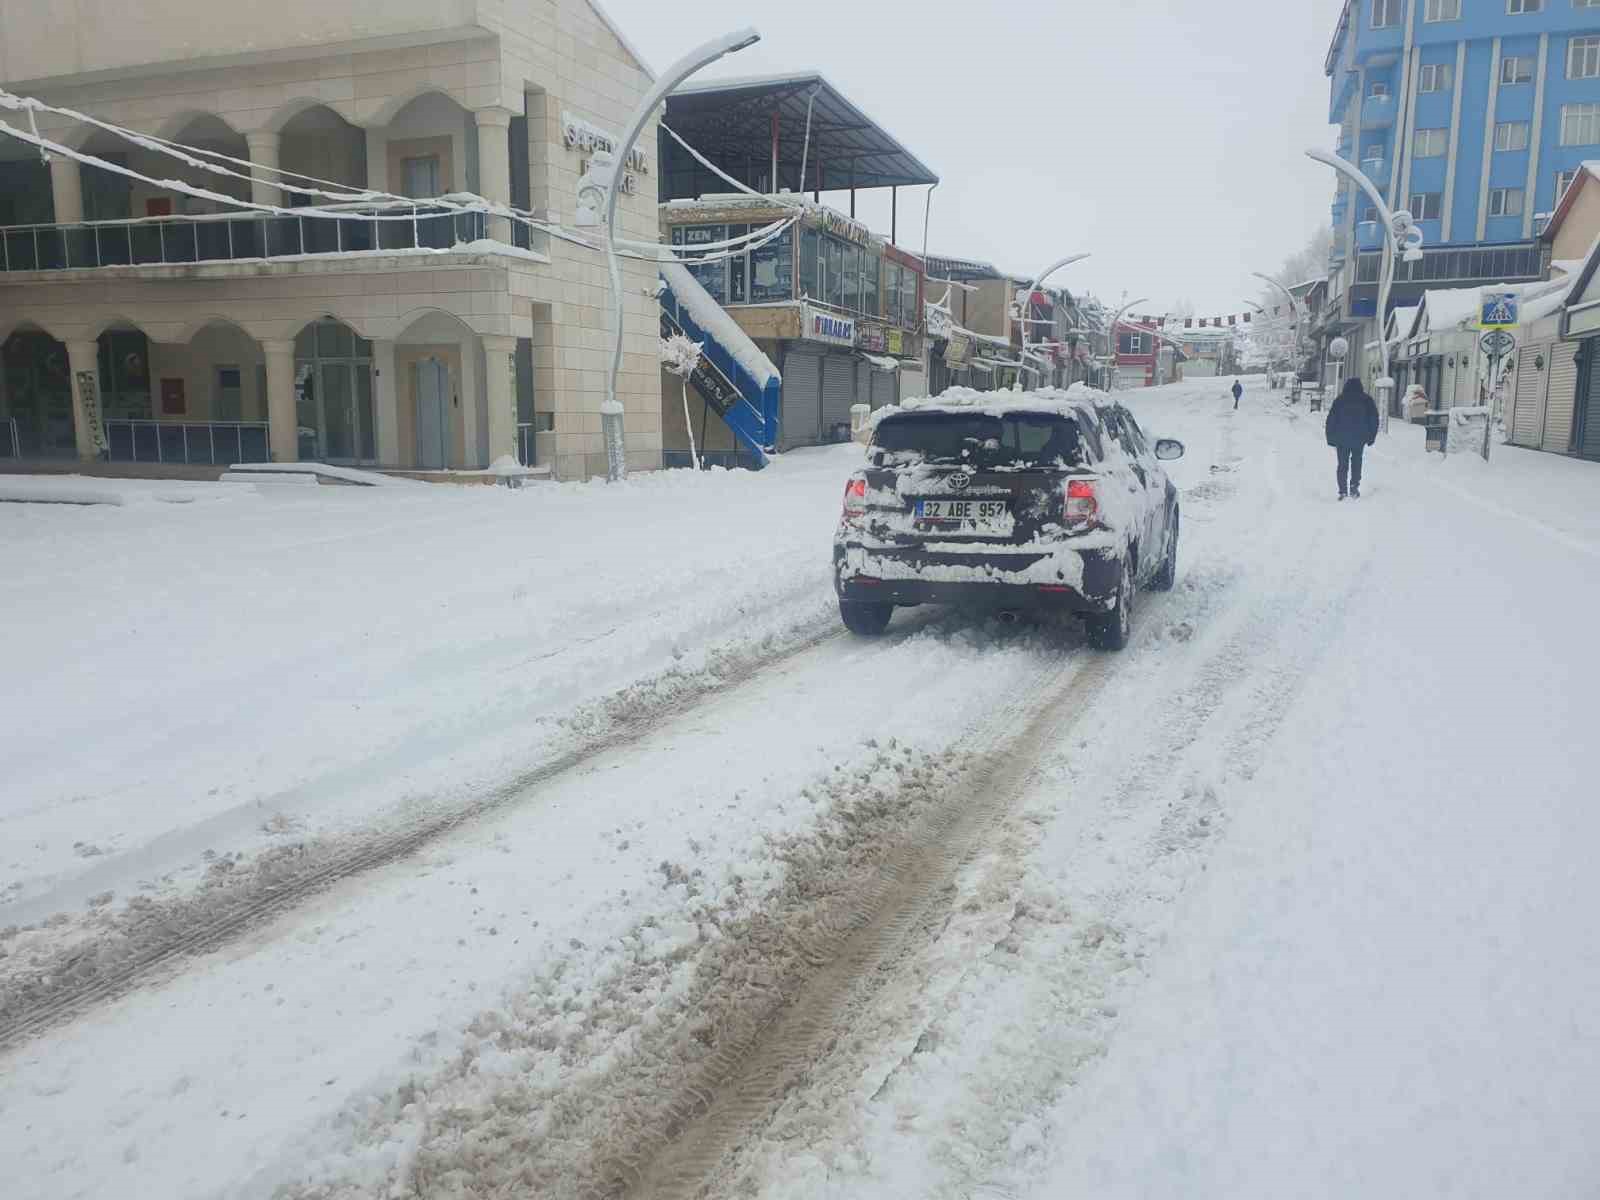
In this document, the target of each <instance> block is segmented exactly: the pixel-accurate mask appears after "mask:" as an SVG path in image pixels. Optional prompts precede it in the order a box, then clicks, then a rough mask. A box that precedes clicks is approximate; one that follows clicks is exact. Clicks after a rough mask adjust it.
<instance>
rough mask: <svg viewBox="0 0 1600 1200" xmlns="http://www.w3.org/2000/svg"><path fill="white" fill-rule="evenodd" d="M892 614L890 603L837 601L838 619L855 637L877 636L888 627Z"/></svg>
mask: <svg viewBox="0 0 1600 1200" xmlns="http://www.w3.org/2000/svg"><path fill="white" fill-rule="evenodd" d="M893 615H894V605H892V604H870V603H868V602H866V601H864V600H841V601H839V619H840V620H842V621H843V622H844V627H845V628H846V629H848V630H849V631H850V632H851V633H853V634H855V635H856V636H857V637H878V636H880V635H881V634H882V633H883V631H884V630H885V629H887V628H889V618H890V617H892V616H893Z"/></svg>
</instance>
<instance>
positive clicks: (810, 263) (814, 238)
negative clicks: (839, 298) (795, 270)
mask: <svg viewBox="0 0 1600 1200" xmlns="http://www.w3.org/2000/svg"><path fill="white" fill-rule="evenodd" d="M821 250H822V235H821V234H820V233H818V232H817V231H816V230H815V229H802V230H801V231H800V291H801V293H802V294H803V295H805V296H808V297H810V298H811V299H813V300H820V299H822V289H821V287H820V286H819V284H818V280H817V256H818V255H819V254H820V252H821Z"/></svg>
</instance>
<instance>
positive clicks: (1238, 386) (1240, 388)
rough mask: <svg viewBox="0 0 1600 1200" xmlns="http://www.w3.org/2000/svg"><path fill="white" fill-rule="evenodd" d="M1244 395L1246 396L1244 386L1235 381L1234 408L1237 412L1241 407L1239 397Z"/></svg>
mask: <svg viewBox="0 0 1600 1200" xmlns="http://www.w3.org/2000/svg"><path fill="white" fill-rule="evenodd" d="M1242 395H1244V384H1242V383H1240V382H1239V381H1238V380H1237V379H1235V380H1234V381H1233V407H1234V409H1235V410H1237V409H1238V407H1239V397H1240V396H1242Z"/></svg>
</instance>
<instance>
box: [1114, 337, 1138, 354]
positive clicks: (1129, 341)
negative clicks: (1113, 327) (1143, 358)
mask: <svg viewBox="0 0 1600 1200" xmlns="http://www.w3.org/2000/svg"><path fill="white" fill-rule="evenodd" d="M1117 353H1118V354H1143V353H1145V345H1144V334H1142V333H1122V334H1118V335H1117Z"/></svg>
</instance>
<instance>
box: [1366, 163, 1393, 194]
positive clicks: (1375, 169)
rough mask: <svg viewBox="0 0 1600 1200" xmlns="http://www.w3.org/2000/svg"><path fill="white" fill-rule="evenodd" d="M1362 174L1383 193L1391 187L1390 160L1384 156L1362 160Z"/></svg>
mask: <svg viewBox="0 0 1600 1200" xmlns="http://www.w3.org/2000/svg"><path fill="white" fill-rule="evenodd" d="M1361 173H1362V174H1363V175H1365V176H1366V177H1367V178H1368V179H1370V180H1372V182H1373V183H1375V184H1377V185H1378V189H1379V190H1380V191H1382V190H1383V189H1385V188H1387V187H1388V186H1389V160H1388V159H1387V158H1384V157H1382V156H1377V157H1373V156H1369V157H1367V158H1363V159H1362V160H1361Z"/></svg>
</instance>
